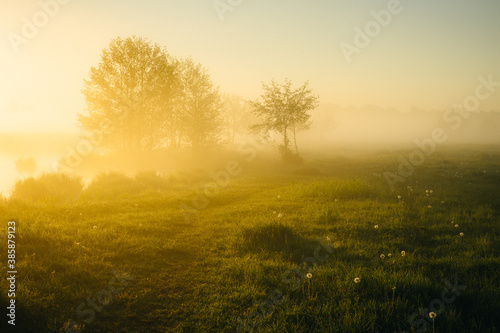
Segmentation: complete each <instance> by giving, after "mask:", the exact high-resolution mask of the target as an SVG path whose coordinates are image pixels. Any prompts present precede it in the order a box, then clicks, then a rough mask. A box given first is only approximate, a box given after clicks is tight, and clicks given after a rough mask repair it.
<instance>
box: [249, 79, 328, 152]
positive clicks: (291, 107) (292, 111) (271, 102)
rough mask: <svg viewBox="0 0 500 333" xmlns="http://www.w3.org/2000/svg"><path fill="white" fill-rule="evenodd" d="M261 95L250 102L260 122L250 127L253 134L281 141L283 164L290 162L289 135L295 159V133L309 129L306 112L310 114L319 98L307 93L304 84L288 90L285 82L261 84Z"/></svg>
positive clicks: (288, 85) (307, 85) (286, 80)
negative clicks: (277, 137)
mask: <svg viewBox="0 0 500 333" xmlns="http://www.w3.org/2000/svg"><path fill="white" fill-rule="evenodd" d="M262 89H263V90H264V93H263V94H262V95H261V96H260V99H257V100H255V101H251V102H250V106H251V107H252V111H253V113H254V114H255V115H256V116H257V117H258V118H259V119H260V122H259V123H257V124H254V125H253V126H251V130H252V132H254V133H257V134H262V135H264V136H265V137H268V136H269V134H270V133H271V132H276V133H279V134H280V135H281V136H282V137H283V144H282V145H280V147H279V150H280V153H281V155H282V157H283V160H285V161H287V160H290V159H291V158H293V154H292V152H291V150H290V135H292V138H293V140H294V145H295V155H296V156H297V157H298V147H297V136H296V135H297V132H299V131H301V130H305V129H308V128H309V127H310V121H309V118H310V117H311V116H310V114H309V113H308V111H311V110H314V109H315V108H316V106H317V104H318V99H319V97H318V96H316V95H314V94H313V93H312V91H311V90H310V89H309V82H308V81H306V82H305V83H304V84H303V85H302V86H301V87H299V88H297V89H293V88H292V82H291V80H289V79H285V82H284V83H278V82H276V81H274V80H271V82H270V83H269V84H265V83H262Z"/></svg>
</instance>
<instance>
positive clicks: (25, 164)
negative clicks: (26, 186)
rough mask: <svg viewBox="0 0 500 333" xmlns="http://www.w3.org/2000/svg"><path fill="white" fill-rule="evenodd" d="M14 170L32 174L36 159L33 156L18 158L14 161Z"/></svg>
mask: <svg viewBox="0 0 500 333" xmlns="http://www.w3.org/2000/svg"><path fill="white" fill-rule="evenodd" d="M16 170H17V172H18V173H27V174H32V173H33V172H35V171H36V161H35V159H34V158H33V157H27V158H19V159H18V160H17V161H16Z"/></svg>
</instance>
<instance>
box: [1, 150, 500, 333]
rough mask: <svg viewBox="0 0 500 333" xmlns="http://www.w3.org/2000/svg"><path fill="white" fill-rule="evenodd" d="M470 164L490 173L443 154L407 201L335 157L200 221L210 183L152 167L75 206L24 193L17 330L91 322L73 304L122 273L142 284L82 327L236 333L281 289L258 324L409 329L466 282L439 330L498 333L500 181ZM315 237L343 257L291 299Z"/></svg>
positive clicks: (242, 195) (260, 183)
mask: <svg viewBox="0 0 500 333" xmlns="http://www.w3.org/2000/svg"><path fill="white" fill-rule="evenodd" d="M457 158H458V156H457ZM470 163H473V164H474V165H478V166H480V167H481V169H486V170H488V173H487V174H489V176H488V177H487V178H485V176H484V174H483V173H481V174H475V173H473V172H472V171H471V170H470V169H469V170H468V171H467V170H465V169H462V167H460V166H457V165H456V164H454V163H451V164H442V163H441V162H440V160H439V159H438V158H437V157H436V158H435V159H433V160H429V165H428V166H424V167H422V168H421V169H420V170H419V174H418V176H416V177H413V178H412V179H410V180H409V182H408V184H404V186H403V185H402V186H401V188H398V189H397V191H396V192H391V191H390V189H389V187H388V186H387V184H385V183H384V181H383V180H382V179H380V177H377V176H374V175H373V172H372V169H376V168H377V165H376V164H374V163H373V161H365V162H364V163H359V164H358V167H357V168H350V172H349V173H344V174H342V175H341V176H335V175H332V174H331V172H330V171H329V169H328V168H329V167H331V169H332V170H333V169H335V168H339V167H340V166H339V165H336V164H334V163H332V164H330V165H329V164H328V163H325V162H322V166H318V165H314V164H313V165H311V167H314V168H318V167H319V168H320V169H321V174H322V175H310V176H297V175H293V172H291V171H290V170H289V169H286V171H285V173H283V169H280V168H276V169H274V170H272V171H271V172H268V173H266V174H262V173H260V172H258V171H257V170H248V171H247V172H246V173H245V174H243V175H242V176H239V177H238V178H234V179H232V181H231V185H230V186H228V187H227V188H224V189H222V190H221V191H220V193H219V194H218V195H217V196H214V197H212V198H210V201H209V204H208V206H207V207H206V208H204V209H202V210H200V211H199V212H198V213H195V214H193V215H192V217H191V223H189V224H186V221H185V219H184V216H183V213H182V211H181V210H180V209H179V205H180V204H190V202H191V200H192V199H194V198H195V197H196V193H198V192H197V189H199V188H201V187H202V186H203V185H204V182H192V183H189V184H188V185H187V184H186V182H185V180H182V179H183V177H179V176H177V177H169V178H168V179H167V178H164V177H161V176H159V175H157V174H156V173H154V172H148V173H142V174H139V175H137V176H135V177H126V176H124V175H120V174H103V175H101V176H99V177H97V178H96V179H95V180H94V181H93V182H92V183H90V185H89V186H88V187H86V188H84V189H83V190H82V192H81V193H79V195H78V196H77V197H76V198H73V199H72V200H70V201H68V200H45V199H40V198H46V197H44V196H41V197H36V198H35V197H32V198H31V199H28V198H21V196H22V195H16V196H13V197H12V198H11V199H10V200H2V201H0V215H1V216H2V220H5V221H7V220H9V219H15V220H16V221H17V224H18V230H17V235H18V239H17V241H18V251H19V253H18V271H19V272H20V274H19V276H20V278H19V284H18V288H19V295H18V302H19V304H22V309H20V310H19V311H20V314H19V325H20V327H21V328H24V329H25V330H28V331H29V330H30V329H32V328H33V327H37V332H43V329H45V331H47V332H59V330H60V329H61V328H62V327H63V326H64V324H65V323H66V322H67V321H68V320H70V319H73V320H75V321H78V322H80V323H83V321H82V318H81V317H79V316H78V314H77V313H76V308H77V306H78V305H79V304H80V303H81V302H83V301H85V299H86V298H87V297H91V296H93V295H95V294H96V293H97V292H99V290H101V289H102V288H104V287H106V286H107V284H108V281H109V280H110V279H111V278H112V277H113V272H112V270H113V269H118V270H123V271H125V272H127V273H129V274H130V275H132V276H134V280H133V281H132V282H131V283H130V285H128V286H127V287H126V288H124V290H123V291H122V292H121V293H119V294H117V295H115V296H114V298H113V300H112V302H110V304H109V305H107V306H105V307H104V308H103V310H102V311H101V312H96V318H95V319H94V320H93V321H92V322H90V323H88V324H85V329H84V331H88V332H99V331H102V332H112V331H119V332H142V331H144V327H147V328H148V330H149V331H151V332H165V331H167V332H193V331H196V332H234V331H235V330H236V329H237V327H238V318H241V319H246V318H247V316H248V315H249V314H251V313H252V312H254V311H256V310H257V311H259V310H258V305H259V304H262V302H265V301H266V300H268V299H269V297H270V295H271V293H272V292H273V291H274V290H276V289H277V290H279V291H280V292H281V294H282V297H281V298H280V303H281V304H275V306H274V307H273V310H272V313H270V314H269V315H267V316H263V317H262V321H261V324H260V326H259V327H258V329H256V330H258V331H261V332H400V331H408V332H411V325H410V323H409V319H410V317H411V315H412V314H413V313H414V312H416V311H418V310H419V308H428V307H429V303H430V302H431V301H432V300H434V299H436V298H440V297H441V291H442V290H443V288H445V287H446V285H445V284H444V283H443V281H444V280H445V279H447V280H449V281H453V279H454V278H455V277H457V278H458V281H459V284H462V285H467V289H466V290H465V291H462V293H461V295H460V296H457V298H456V300H455V301H453V302H452V303H451V304H446V306H445V309H444V311H443V313H440V314H438V315H437V316H436V318H434V319H435V323H434V324H435V329H436V332H494V331H495V327H498V320H497V319H496V316H497V313H499V311H500V303H499V302H498V299H499V296H500V294H499V291H498V287H497V286H498V283H497V282H498V281H499V280H500V271H499V270H498V267H499V264H500V259H499V253H500V247H499V244H500V242H499V234H500V230H499V228H498V222H499V215H498V209H499V208H500V201H499V199H498V196H497V195H496V192H495V191H494V190H495V189H498V188H499V184H500V175H498V174H496V173H495V170H496V168H497V166H496V165H493V166H492V165H489V164H485V165H483V164H481V163H480V162H477V161H472V160H471V161H470ZM476 163H478V164H476ZM438 166H439V167H438ZM378 168H382V166H381V165H379V166H378ZM437 170H438V171H437ZM457 172H458V173H459V174H461V175H462V177H461V178H459V179H457V177H454V175H455V174H456V173H457ZM184 179H185V178H184ZM417 181H418V183H417ZM407 186H412V188H413V191H408V189H407ZM431 189H432V191H433V192H432V194H431V193H430V190H431ZM426 190H429V192H428V193H426ZM50 193H59V192H57V191H56V192H50ZM426 194H429V196H426ZM56 196H57V195H56ZM398 196H400V198H398ZM429 206H431V208H429ZM455 224H457V225H458V227H455ZM375 226H378V227H377V228H375ZM460 233H464V236H460ZM319 239H321V240H322V241H323V242H329V243H330V244H332V246H333V244H334V245H335V246H334V251H333V252H332V254H331V256H330V257H329V258H328V259H327V260H326V261H324V262H321V263H319V264H318V266H317V269H315V270H314V271H312V272H310V273H311V277H310V278H308V277H307V276H305V274H306V273H307V271H306V270H303V271H302V272H303V274H304V278H302V279H300V281H299V283H300V286H299V288H298V289H296V290H293V288H292V285H291V284H289V283H285V282H284V281H283V274H284V273H286V272H287V271H289V270H294V269H296V268H297V267H300V266H301V264H302V263H303V261H304V260H305V259H306V258H308V257H311V256H314V251H315V248H316V247H317V245H318V244H319ZM2 244H5V240H4V239H2ZM381 254H383V255H384V258H383V259H382V258H381ZM389 254H390V256H389ZM403 254H404V255H403ZM1 267H2V269H3V270H4V271H6V267H5V263H2V266H1ZM356 279H359V280H356ZM394 287H395V289H393V288H394ZM0 292H1V294H2V303H3V304H2V306H3V305H4V304H5V303H4V302H5V296H4V295H6V289H5V286H4V285H2V289H1V290H0ZM429 312H430V311H427V313H429ZM419 318H423V317H416V319H415V320H417V319H419ZM427 322H428V323H429V329H430V330H432V321H427ZM23 325H24V326H23ZM415 329H416V328H415Z"/></svg>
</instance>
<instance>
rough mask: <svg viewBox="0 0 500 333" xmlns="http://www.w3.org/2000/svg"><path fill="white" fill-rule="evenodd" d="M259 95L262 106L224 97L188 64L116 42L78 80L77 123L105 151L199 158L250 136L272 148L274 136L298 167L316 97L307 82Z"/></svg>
mask: <svg viewBox="0 0 500 333" xmlns="http://www.w3.org/2000/svg"><path fill="white" fill-rule="evenodd" d="M262 87H263V90H264V93H263V95H262V96H261V100H255V101H246V100H244V99H243V98H241V97H239V96H236V95H230V94H222V93H221V92H220V91H219V88H218V87H217V86H216V85H215V84H214V82H213V81H212V78H211V77H210V75H209V74H208V70H207V69H206V68H205V67H203V66H202V65H201V64H199V63H196V62H195V61H194V60H193V59H191V58H175V57H173V56H171V55H170V54H169V53H168V52H167V50H166V49H165V48H164V47H162V46H160V45H159V44H156V43H152V42H150V41H149V40H147V39H145V38H142V37H137V36H133V37H129V38H126V39H122V38H120V37H118V38H116V39H114V40H113V41H111V43H110V45H109V47H108V48H107V49H105V50H103V51H102V54H101V62H100V63H99V65H98V66H97V67H92V68H91V69H90V73H89V78H88V79H87V80H84V88H83V90H82V93H83V95H84V98H85V102H86V112H85V113H81V114H79V115H78V121H79V125H80V127H81V128H82V129H84V130H85V131H87V132H88V133H90V136H94V137H99V139H100V142H102V146H103V147H105V148H108V149H109V150H111V151H127V152H134V151H135V152H152V151H155V150H158V149H164V148H173V149H179V148H183V147H190V148H191V149H193V150H195V151H198V150H201V149H207V148H213V147H217V146H220V145H223V144H226V145H231V144H234V143H235V137H236V136H237V135H248V134H250V133H253V134H256V135H260V136H261V137H262V138H265V139H266V140H270V136H269V134H270V133H271V132H276V133H279V135H280V136H281V141H282V144H281V145H280V146H279V152H280V153H281V156H282V157H283V159H284V160H285V161H293V160H298V159H299V158H298V144H297V133H298V132H299V131H301V130H306V129H308V128H309V126H310V115H309V114H308V111H310V110H313V109H314V108H315V107H316V106H317V100H318V97H317V96H315V95H313V94H312V92H311V90H310V89H309V88H308V83H307V82H306V83H305V84H304V85H303V86H301V87H299V88H297V89H293V87H292V82H291V81H290V80H288V79H287V80H285V82H284V83H283V84H281V83H278V82H275V81H274V80H273V81H271V83H269V84H264V83H263V86H262ZM291 140H292V141H293V147H294V149H295V150H294V152H292V150H291V149H290V145H291Z"/></svg>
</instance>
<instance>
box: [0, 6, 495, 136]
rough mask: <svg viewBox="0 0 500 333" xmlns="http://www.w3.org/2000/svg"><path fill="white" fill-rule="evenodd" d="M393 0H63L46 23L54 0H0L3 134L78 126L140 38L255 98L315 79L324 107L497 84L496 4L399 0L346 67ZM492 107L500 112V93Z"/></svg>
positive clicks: (430, 97)
mask: <svg viewBox="0 0 500 333" xmlns="http://www.w3.org/2000/svg"><path fill="white" fill-rule="evenodd" d="M53 1H55V0H53ZM391 1H392V2H393V1H394V0H391ZM391 1H353V0H345V1H335V0H311V1H305V0H281V1H280V0H275V1H270V0H266V1H264V0H252V1H250V0H242V1H236V0H233V1H230V2H232V3H238V2H239V3H240V4H239V5H236V6H233V7H234V8H233V10H232V11H227V12H225V13H224V14H223V17H224V20H221V19H220V17H219V15H218V13H217V11H216V10H215V8H214V1H213V0H198V1H195V0H177V1H168V0H157V1H153V0H144V1H124V0H122V1H118V0H99V1H97V0H72V1H67V0H65V1H63V0H60V2H68V3H67V4H61V5H59V7H60V8H59V9H58V11H57V13H51V14H54V15H53V17H49V19H48V20H46V22H44V15H43V14H42V13H41V12H40V11H41V10H42V9H41V3H50V2H52V1H51V0H41V1H35V0H0V6H1V7H0V29H1V30H0V36H1V43H0V50H1V53H0V56H1V58H0V59H1V62H0V115H1V117H0V131H14V130H25V131H30V130H35V129H37V130H47V131H48V130H54V129H60V130H74V129H75V128H76V127H75V122H76V116H75V115H76V113H77V112H80V111H82V110H83V107H84V102H83V98H82V95H81V92H80V90H81V88H82V83H83V79H84V78H85V77H87V74H88V72H89V69H90V67H91V66H96V65H98V63H99V58H100V52H101V50H102V49H103V48H105V47H107V45H108V44H109V42H110V40H111V39H113V38H115V37H117V36H121V37H128V36H130V35H133V34H136V35H139V36H144V37H148V38H149V39H151V40H152V41H154V42H158V43H160V44H162V45H165V46H166V47H167V50H168V51H169V53H170V54H172V55H174V56H192V57H193V58H194V59H195V60H196V61H198V62H201V63H202V64H203V65H205V66H206V67H207V68H208V69H209V72H210V74H211V75H212V78H213V80H214V82H215V83H216V84H218V85H220V88H221V91H223V92H232V93H236V94H239V95H242V96H244V97H247V98H256V97H257V96H258V95H259V94H260V88H261V82H262V81H265V82H267V81H269V80H270V79H271V78H276V79H278V80H282V79H283V78H285V77H289V78H291V79H292V81H294V82H296V83H297V84H298V83H302V82H303V81H305V80H309V81H310V85H311V87H312V89H313V90H314V91H315V93H317V94H319V95H320V100H321V102H324V103H335V104H339V105H342V106H348V105H354V106H362V105H365V104H375V105H379V106H382V107H391V108H397V109H399V110H401V111H408V110H409V109H410V108H411V107H412V106H416V107H418V108H424V109H430V108H435V109H448V108H450V107H451V106H452V105H453V104H456V103H460V102H462V100H463V99H464V98H465V97H467V96H468V95H471V94H473V93H474V91H475V88H476V86H477V84H478V80H477V78H478V76H480V75H482V76H485V77H487V76H488V75H490V74H491V75H493V77H494V78H497V81H500V68H499V65H500V63H499V59H500V20H499V19H498V15H499V14H500V1H498V0H482V1H471V0H440V1H436V0H414V1H411V0H401V1H400V5H399V7H398V8H399V13H397V14H393V15H392V17H391V19H390V23H389V24H386V25H387V26H386V27H381V29H380V33H379V34H377V35H376V36H374V37H373V38H371V42H370V44H369V45H368V46H366V47H363V48H359V54H353V56H352V59H351V60H352V62H351V63H348V61H347V60H346V58H345V56H344V54H343V52H342V50H341V47H340V44H341V43H342V42H344V43H348V44H351V45H355V44H354V38H355V34H356V33H355V31H354V29H355V28H356V27H359V28H361V29H362V30H364V29H365V26H366V25H367V24H368V23H369V22H371V21H374V18H373V16H372V14H371V13H370V12H371V11H377V12H378V11H380V10H384V9H385V10H386V9H387V8H388V4H389V3H390V2H391ZM396 2H397V1H396ZM219 3H223V4H226V3H228V0H220V1H219ZM51 8H52V7H51ZM37 20H38V21H37ZM27 21H28V22H33V21H35V23H36V22H38V24H39V25H42V27H40V28H38V32H33V31H29V29H24V30H25V31H24V32H25V37H29V38H26V39H25V40H24V41H26V42H27V43H25V44H21V45H18V46H19V52H16V50H15V47H13V45H12V43H11V41H10V40H9V38H10V39H12V36H13V35H12V34H17V35H19V36H23V31H22V28H23V26H25V25H26V22H27ZM372 26H374V25H373V24H372ZM375 28H376V26H375ZM26 31H27V32H28V35H26ZM375 32H376V31H375ZM9 33H10V35H9ZM30 34H31V35H30ZM374 34H375V33H374ZM9 36H10V37H9ZM23 38H24V37H23ZM484 107H485V108H490V109H496V110H500V89H499V91H498V93H497V94H496V95H495V96H494V97H492V98H491V99H489V100H488V101H486V104H484Z"/></svg>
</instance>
